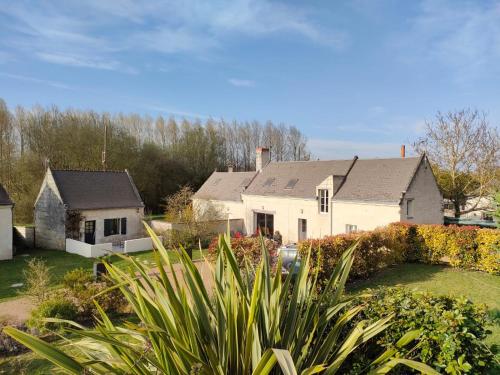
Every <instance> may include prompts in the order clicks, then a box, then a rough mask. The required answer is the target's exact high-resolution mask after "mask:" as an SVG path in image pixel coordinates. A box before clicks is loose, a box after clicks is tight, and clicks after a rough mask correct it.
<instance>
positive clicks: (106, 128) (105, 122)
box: [102, 121, 108, 171]
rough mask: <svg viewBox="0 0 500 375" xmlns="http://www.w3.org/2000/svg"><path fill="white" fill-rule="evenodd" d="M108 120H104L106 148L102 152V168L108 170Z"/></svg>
mask: <svg viewBox="0 0 500 375" xmlns="http://www.w3.org/2000/svg"><path fill="white" fill-rule="evenodd" d="M107 141H108V122H107V121H104V150H103V152H102V170H103V171H106V148H107V144H108V142H107Z"/></svg>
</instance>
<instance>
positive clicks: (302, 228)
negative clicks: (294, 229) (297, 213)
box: [299, 219, 307, 241]
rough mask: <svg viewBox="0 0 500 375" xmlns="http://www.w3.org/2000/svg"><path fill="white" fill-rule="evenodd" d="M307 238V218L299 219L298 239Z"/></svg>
mask: <svg viewBox="0 0 500 375" xmlns="http://www.w3.org/2000/svg"><path fill="white" fill-rule="evenodd" d="M306 239H307V220H306V219H299V241H303V240H306Z"/></svg>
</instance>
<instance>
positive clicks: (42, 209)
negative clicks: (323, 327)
mask: <svg viewBox="0 0 500 375" xmlns="http://www.w3.org/2000/svg"><path fill="white" fill-rule="evenodd" d="M143 216H144V203H143V202H142V199H141V197H140V195H139V192H138V191H137V188H136V186H135V184H134V181H133V180H132V177H131V176H130V174H129V173H128V171H126V170H125V171H123V172H117V171H78V170H55V169H51V168H48V169H47V172H46V174H45V178H44V180H43V183H42V187H41V188H40V192H39V194H38V197H37V199H36V202H35V245H36V246H37V247H42V248H47V249H57V250H65V247H66V239H67V238H70V239H74V240H78V241H82V242H85V243H88V244H100V243H113V244H120V243H121V242H123V241H125V240H129V239H134V238H139V237H141V236H142V234H143V230H144V229H143V225H142V219H143Z"/></svg>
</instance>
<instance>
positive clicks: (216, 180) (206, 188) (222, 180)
mask: <svg viewBox="0 0 500 375" xmlns="http://www.w3.org/2000/svg"><path fill="white" fill-rule="evenodd" d="M255 174H256V172H214V173H212V175H211V176H210V177H209V178H208V180H207V181H205V183H204V184H203V185H202V186H201V188H200V189H199V190H198V191H197V192H196V194H195V195H194V196H193V198H200V199H214V200H221V201H241V193H242V192H243V191H244V190H245V189H246V187H247V186H248V185H249V184H250V182H251V181H252V179H253V178H254V176H255Z"/></svg>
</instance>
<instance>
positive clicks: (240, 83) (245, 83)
mask: <svg viewBox="0 0 500 375" xmlns="http://www.w3.org/2000/svg"><path fill="white" fill-rule="evenodd" d="M228 82H229V83H230V84H231V85H233V86H236V87H255V81H252V80H249V79H238V78H230V79H228Z"/></svg>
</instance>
